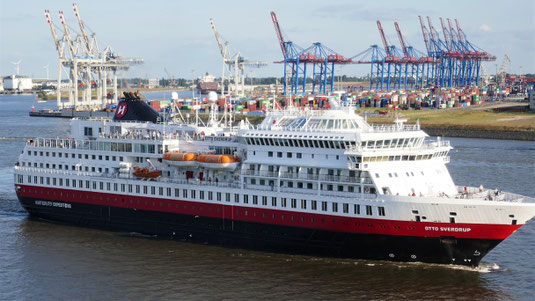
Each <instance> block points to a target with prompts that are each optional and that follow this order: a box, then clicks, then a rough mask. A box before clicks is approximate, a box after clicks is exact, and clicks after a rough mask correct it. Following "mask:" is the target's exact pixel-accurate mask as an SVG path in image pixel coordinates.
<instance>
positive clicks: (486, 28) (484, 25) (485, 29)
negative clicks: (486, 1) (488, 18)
mask: <svg viewBox="0 0 535 301" xmlns="http://www.w3.org/2000/svg"><path fill="white" fill-rule="evenodd" d="M479 29H480V30H481V31H484V32H489V31H492V28H490V26H488V25H487V24H481V26H479Z"/></svg>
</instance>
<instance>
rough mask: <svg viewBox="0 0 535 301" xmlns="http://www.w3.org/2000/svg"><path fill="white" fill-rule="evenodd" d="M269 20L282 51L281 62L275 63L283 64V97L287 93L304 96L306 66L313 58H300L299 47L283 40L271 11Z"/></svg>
mask: <svg viewBox="0 0 535 301" xmlns="http://www.w3.org/2000/svg"><path fill="white" fill-rule="evenodd" d="M271 20H272V21H273V26H274V27H275V34H276V35H277V39H278V41H279V44H280V47H281V51H282V57H283V60H282V61H280V62H275V63H284V95H287V94H288V92H290V94H298V93H301V94H305V91H306V64H307V62H310V61H312V60H314V59H315V58H313V57H311V56H308V55H304V56H301V54H302V53H303V50H304V49H303V48H302V47H301V46H299V45H297V44H295V43H293V42H292V41H285V40H284V36H283V35H282V31H281V27H280V24H279V20H278V19H277V14H275V12H273V11H272V12H271ZM300 74H302V76H303V81H302V82H299V76H300ZM288 86H290V91H288ZM299 86H301V91H300V90H299Z"/></svg>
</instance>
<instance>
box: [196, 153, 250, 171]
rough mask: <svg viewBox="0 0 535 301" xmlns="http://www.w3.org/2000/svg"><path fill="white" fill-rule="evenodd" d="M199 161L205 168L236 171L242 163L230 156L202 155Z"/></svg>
mask: <svg viewBox="0 0 535 301" xmlns="http://www.w3.org/2000/svg"><path fill="white" fill-rule="evenodd" d="M197 161H199V164H200V165H201V166H203V167H206V168H212V169H222V170H234V169H236V167H238V164H239V163H240V159H239V158H238V157H233V156H230V155H200V156H199V157H198V158H197Z"/></svg>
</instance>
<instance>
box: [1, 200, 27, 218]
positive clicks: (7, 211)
mask: <svg viewBox="0 0 535 301" xmlns="http://www.w3.org/2000/svg"><path fill="white" fill-rule="evenodd" d="M26 215H28V213H27V212H26V210H24V208H22V207H21V206H20V203H19V201H18V200H16V199H6V198H0V216H26Z"/></svg>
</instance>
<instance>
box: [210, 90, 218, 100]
mask: <svg viewBox="0 0 535 301" xmlns="http://www.w3.org/2000/svg"><path fill="white" fill-rule="evenodd" d="M208 100H209V101H210V102H216V101H217V93H216V92H214V91H210V92H209V93H208Z"/></svg>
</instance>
